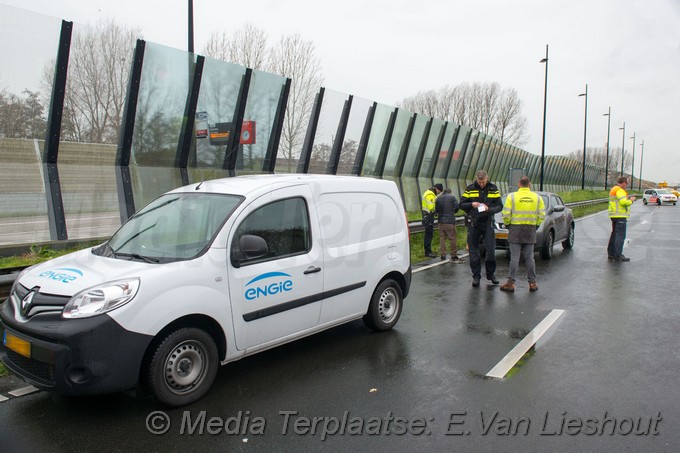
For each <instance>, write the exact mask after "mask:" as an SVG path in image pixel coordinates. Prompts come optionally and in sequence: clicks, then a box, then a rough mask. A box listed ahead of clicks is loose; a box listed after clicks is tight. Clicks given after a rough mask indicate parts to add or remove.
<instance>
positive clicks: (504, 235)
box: [496, 233, 508, 239]
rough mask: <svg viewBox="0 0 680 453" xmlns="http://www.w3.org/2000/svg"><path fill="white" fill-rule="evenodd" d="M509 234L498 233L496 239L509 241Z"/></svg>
mask: <svg viewBox="0 0 680 453" xmlns="http://www.w3.org/2000/svg"><path fill="white" fill-rule="evenodd" d="M507 238H508V233H496V239H507Z"/></svg>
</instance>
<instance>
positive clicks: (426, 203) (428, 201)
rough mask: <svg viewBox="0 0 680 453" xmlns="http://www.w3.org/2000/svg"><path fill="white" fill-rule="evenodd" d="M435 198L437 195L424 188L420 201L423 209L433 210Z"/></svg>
mask: <svg viewBox="0 0 680 453" xmlns="http://www.w3.org/2000/svg"><path fill="white" fill-rule="evenodd" d="M436 198H437V195H435V194H434V192H432V191H431V190H430V189H428V190H426V191H425V193H424V194H423V200H422V203H421V207H422V209H423V211H427V212H434V201H435V199H436Z"/></svg>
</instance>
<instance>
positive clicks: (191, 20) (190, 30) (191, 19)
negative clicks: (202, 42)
mask: <svg viewBox="0 0 680 453" xmlns="http://www.w3.org/2000/svg"><path fill="white" fill-rule="evenodd" d="M188 1H189V5H188V6H189V15H188V17H189V26H188V35H189V45H188V48H189V52H190V53H194V0H188Z"/></svg>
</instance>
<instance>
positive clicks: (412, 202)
mask: <svg viewBox="0 0 680 453" xmlns="http://www.w3.org/2000/svg"><path fill="white" fill-rule="evenodd" d="M401 189H402V191H403V195H404V206H405V207H406V212H408V213H413V212H420V210H421V201H420V197H421V193H420V191H419V190H418V180H417V178H411V177H405V178H401Z"/></svg>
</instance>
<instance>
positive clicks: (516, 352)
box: [486, 309, 564, 379]
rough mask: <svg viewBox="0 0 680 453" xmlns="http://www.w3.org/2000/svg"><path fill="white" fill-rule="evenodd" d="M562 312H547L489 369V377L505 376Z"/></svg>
mask: <svg viewBox="0 0 680 453" xmlns="http://www.w3.org/2000/svg"><path fill="white" fill-rule="evenodd" d="M563 313H564V310H558V309H555V310H552V311H551V312H550V313H548V316H546V317H545V318H544V319H543V321H541V322H540V323H538V325H537V326H536V327H534V329H533V330H532V331H531V332H529V333H528V334H527V336H526V337H524V338H523V339H522V341H520V342H519V343H518V344H517V346H515V347H514V348H512V350H511V351H510V352H508V354H507V355H506V356H505V357H503V358H502V359H501V361H500V362H498V364H497V365H496V366H495V367H493V368H492V369H491V371H489V372H488V373H487V374H486V375H487V376H489V377H494V378H499V379H502V378H503V377H505V375H506V374H508V371H510V369H511V368H512V367H513V366H515V364H516V363H517V361H518V360H519V359H521V358H522V356H523V355H524V354H526V353H527V351H528V350H529V349H531V347H532V346H533V345H534V344H536V343H537V342H538V340H540V338H541V337H542V336H543V334H545V333H546V332H547V331H548V329H550V327H551V326H552V325H553V324H554V323H555V321H557V319H558V318H559V317H560V316H562V314H563Z"/></svg>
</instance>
